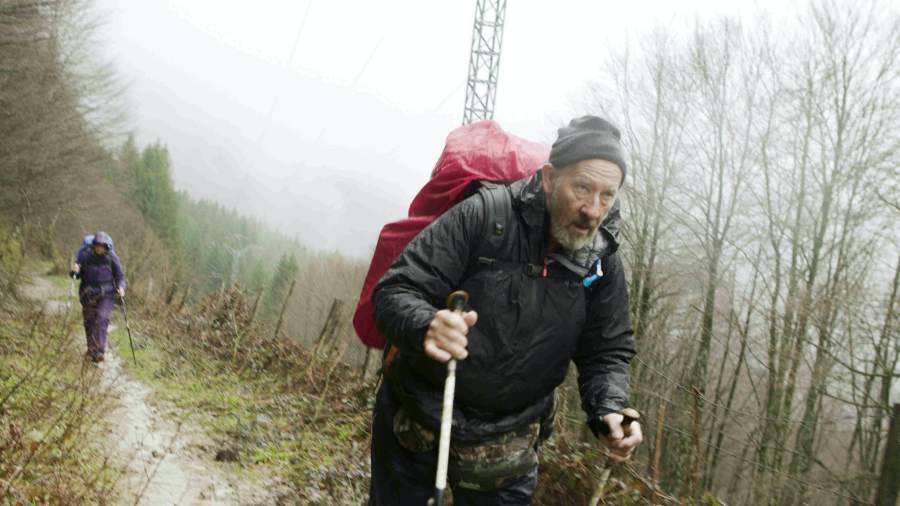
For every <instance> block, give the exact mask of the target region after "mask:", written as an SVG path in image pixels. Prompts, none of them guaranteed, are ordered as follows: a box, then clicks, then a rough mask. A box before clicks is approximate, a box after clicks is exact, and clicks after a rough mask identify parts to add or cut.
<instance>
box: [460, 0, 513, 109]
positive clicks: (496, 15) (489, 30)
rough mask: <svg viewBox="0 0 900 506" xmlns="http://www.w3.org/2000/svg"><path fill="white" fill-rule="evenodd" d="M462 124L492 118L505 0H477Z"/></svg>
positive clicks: (498, 70) (498, 72)
mask: <svg viewBox="0 0 900 506" xmlns="http://www.w3.org/2000/svg"><path fill="white" fill-rule="evenodd" d="M475 3H476V5H475V25H474V27H473V28H472V53H471V54H470V55H469V81H468V84H467V85H466V107H465V111H464V112H463V124H464V125H465V124H469V123H471V122H473V121H478V120H482V119H493V117H494V103H495V102H496V99H497V76H498V75H499V74H500V48H501V46H502V45H503V20H504V18H505V17H506V0H476V2H475Z"/></svg>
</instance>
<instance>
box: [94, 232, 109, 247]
mask: <svg viewBox="0 0 900 506" xmlns="http://www.w3.org/2000/svg"><path fill="white" fill-rule="evenodd" d="M91 244H102V245H104V246H106V249H108V250H111V249H112V238H111V237H110V236H109V234H107V233H106V232H97V233H96V234H94V240H93V241H91Z"/></svg>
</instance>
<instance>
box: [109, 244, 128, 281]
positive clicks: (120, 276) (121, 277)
mask: <svg viewBox="0 0 900 506" xmlns="http://www.w3.org/2000/svg"><path fill="white" fill-rule="evenodd" d="M108 254H109V260H110V262H109V267H110V269H112V275H113V281H114V282H115V285H116V288H125V269H123V268H122V261H121V260H119V256H118V255H116V254H115V253H113V252H109V253H108Z"/></svg>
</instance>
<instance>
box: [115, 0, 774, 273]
mask: <svg viewBox="0 0 900 506" xmlns="http://www.w3.org/2000/svg"><path fill="white" fill-rule="evenodd" d="M784 3H785V2H775V1H772V0H767V1H766V2H761V3H760V5H758V6H754V5H749V6H745V5H744V4H745V2H733V3H730V2H717V1H712V0H692V1H684V2H674V3H673V2H665V1H662V0H654V1H634V2H599V1H587V0H565V1H555V2H536V1H532V2H528V1H523V0H511V1H509V2H508V5H507V17H506V32H505V35H504V40H503V53H502V59H501V66H500V77H499V85H498V92H497V109H496V115H495V119H496V120H498V121H499V122H500V124H501V125H502V126H503V127H504V128H505V129H507V130H509V131H511V132H513V133H515V134H517V135H521V136H523V137H526V138H529V139H532V140H537V141H542V142H549V141H551V140H552V139H553V136H554V131H555V128H556V127H558V126H559V125H560V124H561V123H563V122H564V121H566V120H568V119H569V118H570V117H572V116H574V115H580V114H584V113H586V112H589V111H584V110H581V109H580V108H579V106H578V104H579V102H580V97H581V96H582V94H583V93H584V90H585V87H586V84H587V83H588V82H589V81H591V80H595V79H597V78H598V77H599V76H600V74H601V66H602V64H603V60H604V58H605V57H606V55H607V54H608V52H609V51H610V50H611V49H616V48H619V49H621V48H623V47H624V46H625V42H626V40H629V38H630V39H631V41H632V42H631V44H630V47H633V43H634V40H635V39H636V38H639V37H640V36H641V35H642V34H643V33H646V32H647V31H649V30H652V29H653V28H654V27H655V26H659V25H665V26H678V25H684V26H686V25H689V24H690V23H691V22H692V21H693V20H695V19H698V18H708V17H710V16H714V15H718V14H723V13H727V14H734V15H738V14H743V15H750V14H752V13H755V12H756V11H757V7H758V8H759V9H763V10H768V11H772V10H773V9H774V14H776V15H783V14H784V13H786V12H788V11H789V10H790V7H789V6H784V5H781V4H784ZM474 6H475V2H474V0H453V1H443V2H436V1H415V0H406V1H393V2H364V1H336V0H330V1H324V0H296V1H287V0H284V1H276V0H267V1H257V2H252V3H251V2H246V1H222V0H182V1H168V2H166V1H160V0H148V1H137V0H129V1H118V2H116V1H114V0H100V1H99V2H98V8H99V9H100V10H101V11H103V12H104V14H105V17H106V26H105V28H104V33H103V38H104V44H105V47H106V49H107V50H108V51H109V54H110V55H111V57H112V58H113V59H114V61H115V64H116V67H117V68H118V70H119V74H120V75H121V76H122V78H123V79H124V80H125V81H127V82H128V83H129V84H130V86H129V90H128V95H127V96H128V104H129V111H130V127H131V128H133V129H134V131H135V133H136V134H137V135H138V139H139V141H140V142H142V143H146V142H151V141H154V140H157V139H159V140H161V141H163V142H164V143H165V144H167V145H168V147H169V149H170V152H171V155H172V163H173V173H174V178H175V181H176V186H177V187H178V188H179V189H185V190H187V191H188V192H189V193H190V194H191V195H193V196H195V197H198V198H209V199H213V200H216V201H218V202H220V203H222V204H223V205H226V206H228V207H234V208H236V209H237V210H239V211H240V212H243V213H245V214H249V215H252V216H255V217H258V218H261V219H263V220H264V221H265V222H267V223H268V224H270V225H272V226H273V227H275V228H276V229H278V230H280V231H282V232H284V233H287V234H288V235H291V236H295V237H297V238H299V239H300V240H301V241H302V242H304V243H306V244H308V245H310V246H313V247H317V248H323V249H337V250H340V251H342V252H344V253H346V254H349V255H354V256H359V257H367V256H368V255H369V253H370V251H371V248H372V247H373V246H374V243H375V240H376V238H377V234H378V231H379V230H380V228H381V226H382V225H383V224H384V223H385V222H387V221H391V220H395V219H398V218H401V217H403V216H405V214H406V207H407V206H408V203H409V201H410V200H411V199H412V197H413V195H414V194H415V192H416V191H417V190H418V188H419V187H421V186H422V184H424V182H425V181H426V179H427V177H428V174H429V173H430V171H431V169H432V166H433V164H434V162H435V161H436V160H437V157H438V155H439V154H440V150H441V147H442V146H443V142H444V138H445V137H446V135H447V133H449V132H450V130H452V129H453V128H455V127H457V126H459V124H460V123H461V119H462V109H463V100H464V96H465V86H464V84H465V80H466V72H467V65H468V58H469V49H470V43H471V34H472V21H473V15H474ZM298 35H299V37H298ZM295 42H296V44H295ZM632 50H634V49H632ZM270 111H271V114H270V113H269V112H270ZM611 119H612V120H613V121H616V118H611Z"/></svg>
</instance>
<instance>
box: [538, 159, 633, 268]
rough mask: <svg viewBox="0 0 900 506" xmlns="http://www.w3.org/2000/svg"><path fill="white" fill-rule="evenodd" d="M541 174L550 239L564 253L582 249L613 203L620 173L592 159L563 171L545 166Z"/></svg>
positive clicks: (607, 163)
mask: <svg viewBox="0 0 900 506" xmlns="http://www.w3.org/2000/svg"><path fill="white" fill-rule="evenodd" d="M541 172H542V174H541V184H542V185H543V186H544V192H545V193H546V194H547V200H548V209H549V210H550V232H551V234H552V237H553V239H554V240H555V241H556V242H557V243H559V245H560V246H562V247H563V249H566V250H570V251H576V250H579V249H581V248H583V247H584V246H585V245H587V244H589V243H590V242H591V241H593V240H594V236H595V235H596V234H597V230H598V228H599V227H600V223H602V222H603V219H604V218H606V215H607V213H609V210H610V208H611V207H612V205H613V203H614V202H615V200H616V194H617V193H618V191H619V184H620V183H621V182H622V171H620V170H619V167H618V166H617V165H616V164H614V163H612V162H609V161H606V160H600V159H592V160H582V161H580V162H576V163H574V164H572V165H570V166H568V167H565V168H563V169H558V168H554V167H553V166H551V165H549V164H547V165H545V166H544V167H543V169H542V171H541Z"/></svg>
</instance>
